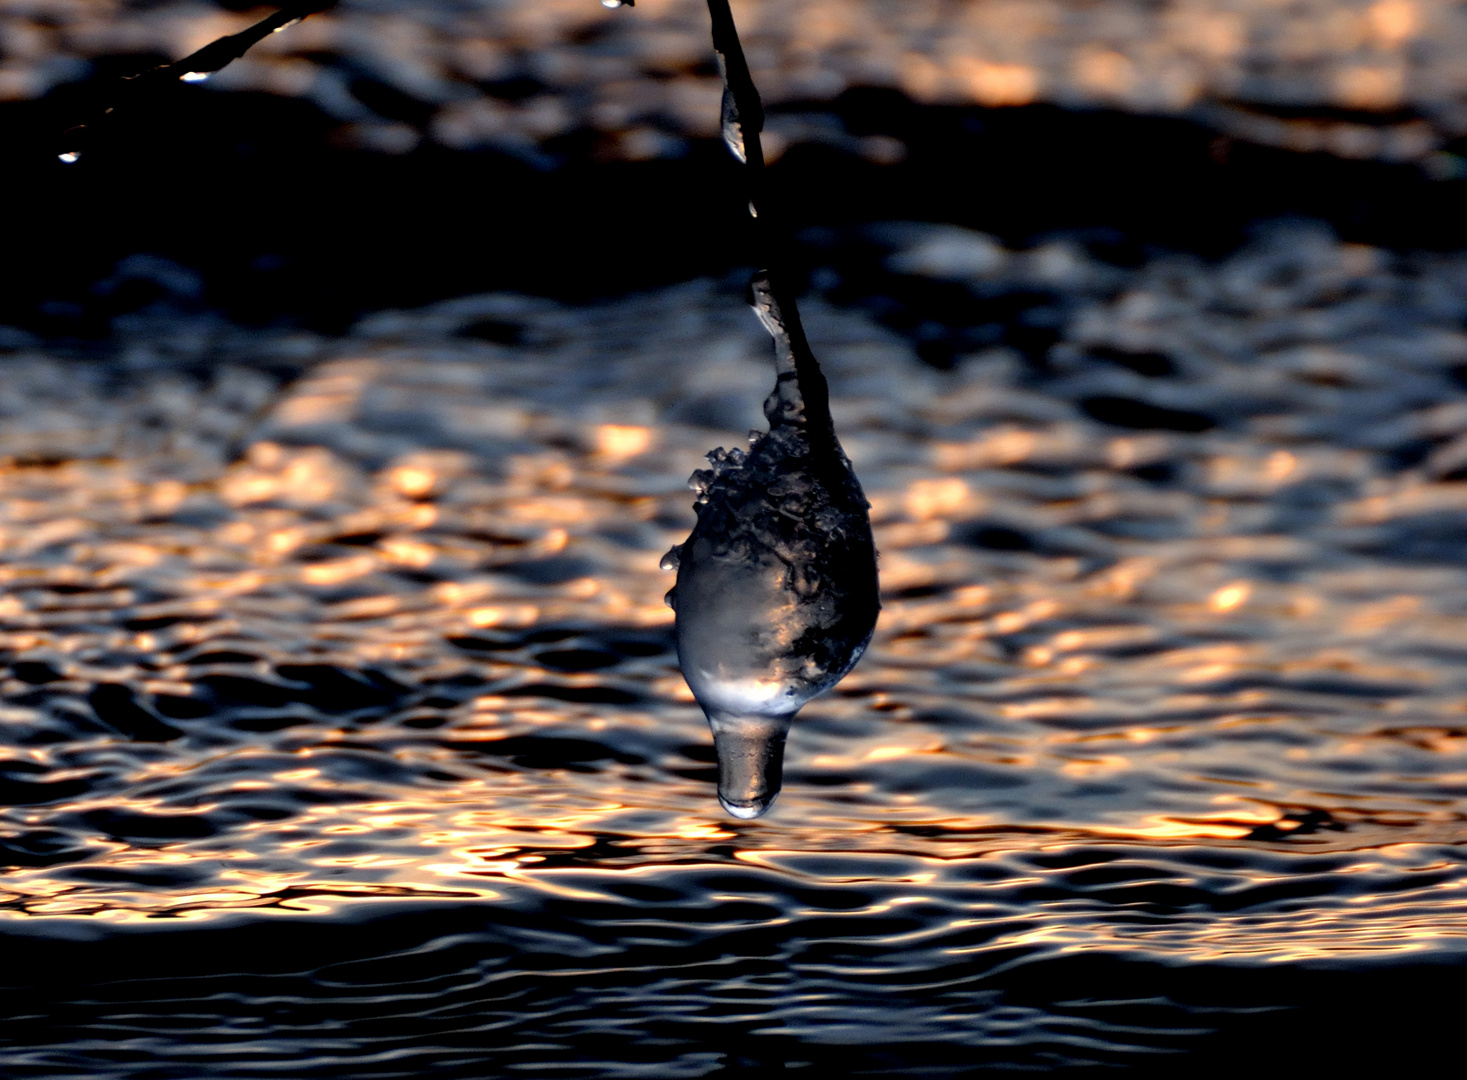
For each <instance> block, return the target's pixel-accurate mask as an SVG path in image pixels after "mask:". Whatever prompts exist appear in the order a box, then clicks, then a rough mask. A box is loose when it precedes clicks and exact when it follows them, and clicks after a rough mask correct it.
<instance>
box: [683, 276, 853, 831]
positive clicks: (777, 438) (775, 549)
mask: <svg viewBox="0 0 1467 1080" xmlns="http://www.w3.org/2000/svg"><path fill="white" fill-rule="evenodd" d="M751 294H752V295H751V302H752V304H753V307H754V311H755V313H756V314H757V315H758V316H759V321H760V322H762V323H763V324H764V326H765V328H766V329H767V330H768V331H769V332H770V334H771V335H772V336H773V337H774V352H775V360H774V363H775V370H776V373H777V380H776V382H775V386H774V392H773V393H771V394H770V395H769V397H768V399H767V400H766V401H765V402H764V415H765V417H766V418H767V419H768V421H769V431H768V432H767V433H765V434H762V435H761V434H759V433H757V432H752V433H751V438H752V439H753V445H752V446H751V447H750V448H749V450H748V452H747V453H745V452H744V451H743V450H739V449H734V450H728V451H725V450H722V449H718V450H714V451H713V452H712V453H711V454H709V455H708V460H709V462H710V463H711V464H712V466H713V467H712V468H711V469H701V470H699V471H698V472H696V473H694V474H693V477H692V479H691V480H690V481H689V484H690V486H692V488H693V489H694V490H695V491H696V492H697V493H698V499H697V502H696V503H695V504H694V509H695V510H696V511H697V513H698V523H697V524H696V525H695V526H694V527H693V533H692V535H691V536H690V537H688V539H687V541H686V542H685V543H683V544H681V545H680V546H678V547H675V548H673V549H672V551H670V552H668V555H667V558H666V559H665V560H664V561H663V565H664V567H666V568H667V569H672V568H674V567H676V568H677V572H678V573H677V584H676V585H675V586H674V587H673V589H672V591H671V592H669V593H668V603H669V604H670V605H671V606H672V608H673V610H674V612H675V613H676V623H677V650H678V660H679V662H680V663H681V664H682V669H683V677H684V678H685V679H687V682H688V686H689V687H690V688H691V689H692V691H693V696H694V697H695V698H697V700H698V704H699V705H701V706H702V707H703V711H704V712H705V713H706V714H707V716H708V723H709V725H710V726H711V727H712V728H713V743H714V746H715V748H716V749H717V752H718V798H719V801H720V802H722V803H723V807H724V809H725V810H727V811H728V812H729V813H730V814H732V815H733V816H734V817H739V818H753V817H758V816H759V815H760V814H762V813H764V811H765V810H767V809H769V807H770V805H771V804H772V803H773V802H774V798H775V796H776V795H778V794H779V789H780V780H781V773H782V770H783V763H784V743H785V736H786V735H787V734H788V733H789V727H790V721H791V720H792V719H793V718H794V715H795V713H796V711H797V710H798V709H799V708H800V706H802V705H804V704H805V702H807V701H809V700H810V699H811V698H813V697H814V696H815V695H817V694H819V693H822V692H823V691H826V690H829V689H830V688H831V687H832V686H834V685H835V684H836V683H837V682H839V681H840V680H841V679H842V678H843V677H844V676H845V674H846V673H847V672H848V671H850V670H851V668H852V667H853V666H854V665H855V663H856V661H857V660H858V659H860V657H861V653H862V652H863V651H864V650H865V648H866V644H867V642H869V641H870V640H871V631H872V629H873V628H874V627H875V625H876V613H877V609H878V607H879V604H878V601H877V586H876V548H875V545H874V544H873V542H872V539H871V521H870V517H869V515H868V514H867V506H868V504H867V502H866V497H865V495H864V494H862V492H861V485H860V483H858V482H857V480H856V476H855V473H853V472H852V471H851V464H850V462H849V461H848V460H847V459H846V455H845V453H844V452H843V451H842V450H841V447H840V442H839V441H838V440H837V439H836V435H835V428H834V427H833V425H832V424H831V419H830V405H829V395H828V392H827V390H826V383H825V376H824V375H823V374H822V373H821V371H820V366H819V364H818V363H816V360H815V356H814V354H813V353H811V351H810V347H809V345H808V344H806V341H805V335H804V331H803V330H802V328H801V326H800V322H799V316H798V314H797V313H795V311H794V310H793V308H792V306H790V305H787V304H786V305H781V304H780V302H779V299H778V297H777V295H776V293H775V291H774V289H773V287H772V286H771V283H770V279H769V277H768V276H767V275H765V274H760V275H758V276H756V277H755V278H754V281H753V284H752V286H751Z"/></svg>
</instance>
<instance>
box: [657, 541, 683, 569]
mask: <svg viewBox="0 0 1467 1080" xmlns="http://www.w3.org/2000/svg"><path fill="white" fill-rule="evenodd" d="M682 554H683V546H682V545H681V544H678V545H677V546H676V547H674V548H673V549H672V550H671V551H669V552H668V553H667V554H666V555H664V556H662V562H660V563H658V565H659V566H660V567H662V569H664V570H676V569H677V567H678V563H680V562H682Z"/></svg>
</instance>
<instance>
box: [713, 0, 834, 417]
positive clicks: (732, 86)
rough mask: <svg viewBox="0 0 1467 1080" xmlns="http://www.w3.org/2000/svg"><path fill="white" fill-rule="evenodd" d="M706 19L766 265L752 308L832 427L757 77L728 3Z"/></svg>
mask: <svg viewBox="0 0 1467 1080" xmlns="http://www.w3.org/2000/svg"><path fill="white" fill-rule="evenodd" d="M708 14H709V16H710V18H711V19H712V22H713V51H714V52H715V53H716V54H717V56H718V70H719V73H720V74H722V76H723V123H722V127H723V141H724V144H725V145H727V146H728V149H729V152H730V153H732V154H733V156H734V157H735V158H737V159H738V160H739V161H740V162H741V163H742V165H743V171H744V174H745V176H746V177H747V181H748V183H747V193H748V199H749V214H750V215H751V216H752V217H753V218H754V235H755V251H756V254H757V257H758V258H759V259H760V260H761V261H763V262H764V264H765V270H764V271H763V273H761V274H757V275H755V284H754V285H753V286H752V288H753V294H754V295H753V296H752V297H751V302H752V303H753V304H754V306H755V310H757V311H760V312H761V313H762V314H761V318H770V319H773V320H774V321H775V322H777V323H778V324H779V326H780V330H781V331H782V332H783V333H784V334H786V335H788V342H789V348H790V352H791V357H790V359H791V360H792V361H793V364H794V367H795V371H796V373H797V376H798V378H799V381H800V386H801V389H802V391H803V393H804V396H805V404H806V408H807V409H808V410H810V412H811V418H812V419H814V418H815V417H822V419H821V420H818V421H817V422H821V423H825V424H828V422H829V420H828V416H829V410H828V405H827V390H826V383H825V376H824V374H823V373H822V372H821V370H820V364H819V363H818V362H817V361H816V359H815V354H814V353H813V352H812V351H811V349H810V344H809V342H808V341H807V340H806V338H805V330H804V327H803V325H802V324H801V322H800V310H799V307H798V306H797V305H796V303H795V294H794V290H793V289H792V288H791V286H790V282H789V279H788V274H789V270H788V267H787V262H786V258H785V256H784V245H783V243H782V239H783V238H782V237H781V236H780V234H779V232H778V228H777V221H775V220H771V218H772V216H773V215H771V212H770V206H769V200H767V199H766V198H765V191H766V188H765V169H764V145H763V143H762V142H761V141H760V138H759V136H760V133H761V132H762V131H763V130H764V103H763V101H761V100H760V98H759V90H758V88H757V87H756V86H755V85H754V77H753V76H752V75H750V74H749V62H748V60H746V59H745V57H744V47H743V44H742V43H741V42H740V41H739V31H738V28H737V27H736V26H735V25H734V19H733V12H732V11H731V10H730V9H729V6H728V0H708ZM761 294H763V295H762V297H761ZM770 329H771V332H773V328H772V327H771V328H770Z"/></svg>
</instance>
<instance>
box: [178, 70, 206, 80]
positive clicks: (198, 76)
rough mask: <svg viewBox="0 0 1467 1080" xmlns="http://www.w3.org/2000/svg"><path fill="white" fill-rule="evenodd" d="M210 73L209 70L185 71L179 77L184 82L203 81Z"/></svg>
mask: <svg viewBox="0 0 1467 1080" xmlns="http://www.w3.org/2000/svg"><path fill="white" fill-rule="evenodd" d="M211 74H213V73H212V72H209V71H185V72H184V73H183V74H182V75H180V76H179V78H180V79H182V80H183V81H184V82H203V81H204V80H205V79H207V78H208V77H209V76H210V75H211Z"/></svg>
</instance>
